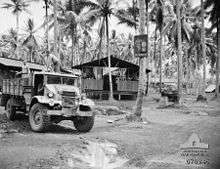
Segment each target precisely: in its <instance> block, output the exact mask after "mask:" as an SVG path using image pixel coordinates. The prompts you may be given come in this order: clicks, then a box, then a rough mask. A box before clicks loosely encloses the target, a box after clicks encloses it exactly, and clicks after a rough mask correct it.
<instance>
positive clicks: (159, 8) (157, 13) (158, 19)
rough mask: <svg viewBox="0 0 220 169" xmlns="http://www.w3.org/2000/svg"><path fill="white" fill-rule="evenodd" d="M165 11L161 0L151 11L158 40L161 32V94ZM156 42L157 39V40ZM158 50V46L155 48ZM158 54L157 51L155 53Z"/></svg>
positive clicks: (158, 0)
mask: <svg viewBox="0 0 220 169" xmlns="http://www.w3.org/2000/svg"><path fill="white" fill-rule="evenodd" d="M163 13H164V10H163V2H162V1H161V0H157V1H156V3H155V5H154V7H153V9H152V10H151V13H150V15H151V21H153V22H155V24H156V26H155V38H156V33H157V30H159V32H160V39H159V48H160V56H159V71H160V73H159V75H160V78H159V79H160V92H161V87H162V58H163V36H164V33H163V32H162V30H163V27H164V23H163V20H164V14H163ZM155 41H156V39H155ZM155 48H156V46H155ZM155 54H156V51H155Z"/></svg>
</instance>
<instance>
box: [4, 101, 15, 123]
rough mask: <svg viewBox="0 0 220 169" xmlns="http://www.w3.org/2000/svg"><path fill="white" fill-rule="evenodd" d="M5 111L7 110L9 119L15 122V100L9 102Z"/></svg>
mask: <svg viewBox="0 0 220 169" xmlns="http://www.w3.org/2000/svg"><path fill="white" fill-rule="evenodd" d="M5 109H6V116H7V118H8V119H9V120H11V121H13V120H15V115H16V107H15V106H14V105H13V99H12V98H11V99H9V100H8V101H7V104H6V106H5Z"/></svg>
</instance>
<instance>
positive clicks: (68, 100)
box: [62, 91, 76, 107]
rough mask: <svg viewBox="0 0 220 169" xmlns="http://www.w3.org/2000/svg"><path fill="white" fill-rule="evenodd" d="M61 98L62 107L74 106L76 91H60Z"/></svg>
mask: <svg viewBox="0 0 220 169" xmlns="http://www.w3.org/2000/svg"><path fill="white" fill-rule="evenodd" d="M62 100H63V106H64V107H74V106H76V92H67V91H63V92H62Z"/></svg>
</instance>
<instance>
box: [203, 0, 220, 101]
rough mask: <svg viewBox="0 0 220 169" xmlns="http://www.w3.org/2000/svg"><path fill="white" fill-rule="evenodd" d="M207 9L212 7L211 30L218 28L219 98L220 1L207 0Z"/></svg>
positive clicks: (217, 91)
mask: <svg viewBox="0 0 220 169" xmlns="http://www.w3.org/2000/svg"><path fill="white" fill-rule="evenodd" d="M204 8H205V9H210V8H211V9H210V10H209V11H208V14H209V15H210V18H209V20H210V21H211V23H212V27H211V30H212V29H214V28H217V45H218V54H217V57H216V69H215V74H216V90H215V91H216V97H217V98H219V72H220V70H219V69H220V65H219V60H220V10H219V9H220V1H218V0H206V1H205V4H204Z"/></svg>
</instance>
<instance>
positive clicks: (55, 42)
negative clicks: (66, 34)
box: [53, 0, 59, 58]
mask: <svg viewBox="0 0 220 169" xmlns="http://www.w3.org/2000/svg"><path fill="white" fill-rule="evenodd" d="M53 12H54V55H55V56H56V57H57V58H59V56H58V53H57V51H58V50H57V39H58V38H57V36H58V21H57V1H56V0H53Z"/></svg>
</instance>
